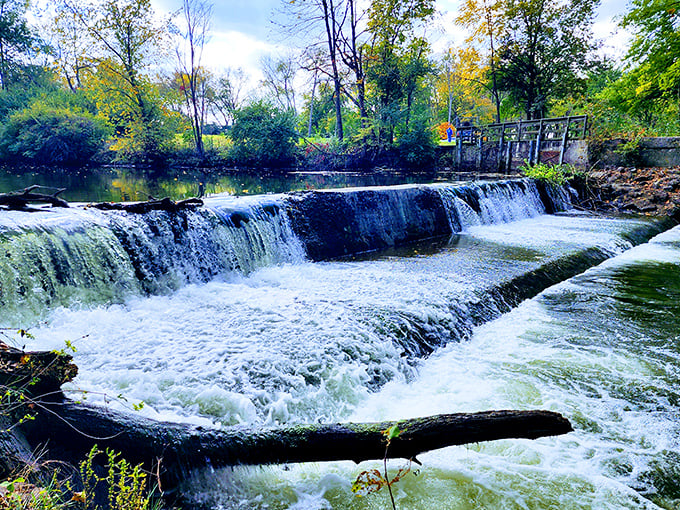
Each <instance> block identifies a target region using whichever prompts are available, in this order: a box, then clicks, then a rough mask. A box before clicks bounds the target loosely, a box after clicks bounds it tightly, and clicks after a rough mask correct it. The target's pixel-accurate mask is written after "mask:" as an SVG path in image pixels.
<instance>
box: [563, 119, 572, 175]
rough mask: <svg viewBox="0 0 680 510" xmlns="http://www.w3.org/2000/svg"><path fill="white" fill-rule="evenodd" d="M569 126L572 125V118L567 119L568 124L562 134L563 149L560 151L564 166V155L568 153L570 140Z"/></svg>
mask: <svg viewBox="0 0 680 510" xmlns="http://www.w3.org/2000/svg"><path fill="white" fill-rule="evenodd" d="M569 124H571V117H567V124H566V125H565V126H564V133H562V148H561V149H560V165H563V164H564V153H565V152H567V140H568V139H569Z"/></svg>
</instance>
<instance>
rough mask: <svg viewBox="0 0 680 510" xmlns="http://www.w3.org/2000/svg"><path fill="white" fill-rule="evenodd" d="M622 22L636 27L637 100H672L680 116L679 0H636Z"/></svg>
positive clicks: (633, 55)
mask: <svg viewBox="0 0 680 510" xmlns="http://www.w3.org/2000/svg"><path fill="white" fill-rule="evenodd" d="M622 24H623V26H624V27H626V28H629V29H631V30H633V31H634V39H633V43H632V44H631V47H630V50H629V51H628V62H629V63H630V64H631V68H632V69H631V73H632V74H633V75H634V76H633V77H631V78H630V80H631V81H636V82H637V87H636V95H638V96H640V97H638V98H637V99H633V101H635V102H642V103H644V102H647V103H648V105H650V106H651V105H652V104H653V102H654V101H657V100H658V99H661V98H663V99H665V100H670V101H673V102H674V103H675V105H676V108H677V116H678V120H680V0H633V2H632V5H631V9H630V11H629V12H628V13H627V14H626V15H625V17H624V18H623V22H622Z"/></svg>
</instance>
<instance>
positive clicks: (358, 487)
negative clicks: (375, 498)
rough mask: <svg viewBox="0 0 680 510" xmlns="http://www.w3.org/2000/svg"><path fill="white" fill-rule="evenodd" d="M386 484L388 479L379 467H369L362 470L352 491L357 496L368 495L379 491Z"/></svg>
mask: <svg viewBox="0 0 680 510" xmlns="http://www.w3.org/2000/svg"><path fill="white" fill-rule="evenodd" d="M385 485H387V481H386V480H385V478H383V475H382V474H381V473H380V471H378V470H377V469H369V470H367V471H362V472H361V473H359V476H357V479H356V480H355V481H354V483H353V484H352V492H353V493H354V494H355V495H356V496H357V497H361V496H366V495H368V494H373V493H374V492H378V491H379V490H380V489H382V488H383V487H384V486H385Z"/></svg>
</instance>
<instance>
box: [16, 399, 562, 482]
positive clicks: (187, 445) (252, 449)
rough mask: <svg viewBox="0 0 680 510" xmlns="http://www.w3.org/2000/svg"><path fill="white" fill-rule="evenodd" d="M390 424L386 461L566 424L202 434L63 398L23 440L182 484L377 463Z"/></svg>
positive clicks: (465, 420) (432, 421)
mask: <svg viewBox="0 0 680 510" xmlns="http://www.w3.org/2000/svg"><path fill="white" fill-rule="evenodd" d="M393 425H397V426H398V427H399V430H401V431H402V433H401V435H400V436H399V437H397V438H395V439H393V440H392V441H391V444H390V448H389V457H390V458H407V459H413V458H415V457H416V456H417V455H418V454H420V453H423V452H426V451H429V450H433V449H437V448H443V447H446V446H451V445H462V444H466V443H476V442H481V441H492V440H496V439H508V438H529V439H535V438H539V437H543V436H554V435H559V434H565V433H567V432H570V431H571V430H572V428H571V424H570V423H569V421H568V420H567V419H566V418H564V417H562V416H561V415H560V414H558V413H554V412H549V411H489V412H482V413H461V414H443V415H437V416H428V417H425V418H413V419H407V420H399V421H391V422H380V423H336V424H313V425H296V426H286V427H272V428H261V427H244V426H236V427H228V428H224V429H206V428H202V427H195V426H190V425H184V424H177V423H168V422H159V421H154V420H150V419H145V418H142V417H141V416H137V415H134V414H132V415H130V414H121V413H119V412H114V411H111V410H107V409H105V408H103V407H99V406H92V405H84V404H79V403H74V402H72V401H68V400H65V401H64V402H62V403H59V404H50V406H49V407H48V408H47V411H46V412H43V413H42V415H41V416H39V418H38V420H36V421H34V422H32V423H31V424H30V425H29V427H30V434H29V435H28V437H29V438H30V440H32V441H50V442H51V444H52V445H53V446H55V441H58V443H59V447H60V448H62V449H63V450H64V451H63V452H62V454H65V455H66V456H72V458H73V459H77V458H82V457H83V456H84V454H85V453H86V451H87V450H88V449H89V448H91V446H92V445H93V444H95V443H96V444H97V445H99V447H100V448H104V447H109V448H112V449H114V450H116V451H120V452H122V454H123V457H125V458H126V459H127V460H128V461H131V462H134V463H143V464H144V465H146V466H147V467H148V468H150V469H153V470H154V472H157V469H154V468H153V467H152V466H158V465H159V464H160V469H158V472H159V474H160V480H161V483H162V485H163V487H165V488H168V487H172V486H174V485H175V484H177V483H178V482H179V481H181V480H182V479H184V478H185V477H186V476H187V474H188V473H189V472H190V471H191V470H192V469H195V468H200V467H204V466H206V465H211V466H213V467H219V466H232V465H238V464H278V463H294V462H321V461H337V460H352V461H354V462H361V461H364V460H370V459H382V458H383V456H384V455H385V444H386V443H385V435H384V431H385V430H386V429H388V428H390V427H391V426H393Z"/></svg>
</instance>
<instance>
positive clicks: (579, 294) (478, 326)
mask: <svg viewBox="0 0 680 510" xmlns="http://www.w3.org/2000/svg"><path fill="white" fill-rule="evenodd" d="M431 189H432V190H434V191H433V192H435V193H436V194H439V195H441V197H442V203H443V204H444V205H445V207H446V212H447V214H448V215H449V220H450V221H451V224H452V225H453V224H454V223H456V224H457V225H459V226H460V228H459V229H454V228H452V230H454V231H455V232H454V233H453V235H451V236H450V237H448V236H447V237H446V238H441V237H440V238H437V239H435V240H431V241H423V242H421V243H419V244H413V245H409V246H407V247H404V248H400V249H392V250H387V251H380V252H375V253H371V254H366V255H361V256H356V257H354V258H346V259H344V260H334V261H320V262H311V261H310V260H309V258H308V257H307V255H306V253H305V246H306V244H305V243H306V242H307V240H306V239H305V238H304V236H302V234H301V233H300V232H297V231H295V232H294V231H293V230H292V229H291V228H292V227H291V224H290V222H289V220H288V218H287V216H286V215H285V214H283V212H282V211H284V210H285V207H287V206H286V203H287V202H286V199H285V197H284V198H281V197H270V198H267V199H264V198H261V197H260V198H258V197H253V198H252V199H234V198H228V197H227V198H225V197H217V198H214V199H211V201H209V203H208V204H207V205H208V207H207V211H204V212H200V213H199V212H197V213H191V214H190V215H189V216H188V217H187V218H185V219H184V220H183V222H182V224H181V226H177V225H175V224H174V223H172V222H171V221H169V220H168V219H167V217H165V216H164V213H161V214H158V215H155V216H153V217H145V218H131V217H128V216H126V215H124V214H113V215H105V214H102V213H100V212H98V211H90V210H85V211H69V212H57V213H54V214H52V213H50V214H48V213H40V214H39V215H34V216H31V217H27V216H25V215H24V214H23V213H4V214H0V250H4V251H5V255H4V256H2V257H0V284H1V285H2V287H1V288H0V290H2V291H3V292H2V293H0V298H1V299H0V310H1V311H2V312H1V313H0V317H1V318H2V319H1V320H0V322H1V323H2V324H0V326H7V325H12V326H16V325H19V324H18V323H19V322H22V321H34V322H35V321H37V320H42V321H44V322H42V323H41V324H40V325H39V326H38V327H36V328H34V329H33V333H34V334H35V336H36V338H37V340H36V342H37V345H36V347H40V348H59V347H61V346H63V344H64V341H65V340H66V339H68V340H71V341H73V342H74V344H75V345H76V347H77V348H78V352H77V353H76V354H75V361H76V363H77V364H78V366H79V367H80V372H79V376H78V378H77V380H76V382H75V385H74V386H75V387H78V388H81V389H86V390H88V391H91V392H92V395H91V397H90V399H91V400H92V401H98V400H101V397H99V396H97V394H98V393H99V392H102V393H107V394H108V395H118V394H124V395H125V396H126V398H127V399H128V400H129V401H131V402H137V401H144V402H145V403H146V406H145V408H144V409H143V410H142V411H141V412H142V413H144V414H146V415H147V416H150V417H155V418H161V419H166V420H173V421H183V422H190V423H197V424H202V425H217V426H228V425H232V424H238V423H255V424H276V423H300V422H316V421H321V422H331V421H375V420H384V419H398V418H406V417H414V416H423V415H430V414H437V413H450V412H468V411H469V412H472V411H481V410H489V409H510V408H512V409H535V408H544V409H550V410H554V411H558V412H561V413H563V414H564V415H565V416H567V417H568V418H569V419H570V420H571V421H572V424H573V425H574V428H575V429H576V431H575V432H573V433H570V434H568V435H565V436H561V437H557V438H543V439H540V440H536V441H529V440H508V441H496V442H491V443H482V444H476V445H469V446H467V447H452V448H447V449H443V450H439V451H435V452H430V453H428V454H425V455H423V456H422V458H421V459H420V460H421V461H422V462H423V467H422V468H420V469H419V474H418V475H417V476H413V475H409V476H407V477H406V478H405V479H404V480H403V481H401V482H400V483H399V484H398V486H397V487H396V495H395V496H396V502H397V508H399V509H400V510H404V509H413V510H415V509H447V510H448V509H480V508H487V509H537V510H538V509H548V508H552V509H560V510H561V509H591V508H594V509H600V508H601V509H620V508H631V509H639V508H650V509H651V508H677V507H678V505H679V504H680V483H679V482H678V479H680V478H679V476H678V475H680V377H679V372H680V333H678V332H679V331H680V305H679V304H678V303H680V300H679V298H680V227H676V228H673V229H671V230H668V231H666V232H664V233H661V234H659V235H656V236H655V237H653V238H652V239H651V241H648V242H647V239H648V238H649V237H651V236H653V235H655V232H658V230H659V229H660V228H661V227H660V226H658V225H656V224H655V223H654V222H650V221H649V220H643V219H635V218H627V219H625V218H619V219H617V218H607V217H595V216H589V215H583V214H577V213H574V212H573V211H571V212H570V211H566V212H563V213H560V214H557V215H547V214H544V213H545V210H544V208H543V205H542V203H541V200H540V199H539V198H538V194H537V191H536V190H535V188H534V187H533V186H532V185H529V184H526V183H520V184H518V185H515V184H512V185H507V186H495V185H489V186H487V187H483V188H475V187H474V186H473V187H470V188H466V189H465V190H464V191H460V190H458V188H453V187H449V186H445V185H439V186H435V187H434V188H431ZM428 190H429V188H428ZM428 192H429V191H428ZM390 193H392V192H390ZM393 193H394V194H395V195H394V196H395V197H397V198H398V197H401V196H402V195H400V193H401V191H400V189H396V188H395V189H394V191H393ZM356 196H357V197H361V196H363V195H361V194H359V195H356ZM348 197H350V198H351V197H354V195H348ZM350 198H347V200H348V201H349V200H350ZM397 198H395V199H394V200H393V203H395V204H397V205H396V206H395V207H408V206H409V204H408V203H405V202H403V201H399V200H403V199H401V198H400V199H399V200H397ZM419 200H420V199H419ZM351 201H352V203H354V204H355V206H356V207H357V208H358V209H357V210H359V209H360V208H361V207H366V205H365V204H364V203H363V202H362V199H360V198H357V199H354V198H351ZM362 204H363V205H362ZM370 210H371V211H372V210H373V209H370ZM234 211H237V212H239V214H240V216H238V217H239V218H241V219H240V220H239V221H238V225H236V224H235V223H234V218H235V216H234ZM244 211H245V212H248V214H249V216H248V217H249V218H250V220H249V222H247V223H243V220H242V218H243V215H244V214H245V213H244ZM326 214H329V213H328V212H326ZM229 221H231V223H229ZM357 221H359V220H357ZM225 225H226V226H225ZM180 227H181V232H179V229H180ZM164 228H165V229H166V230H167V231H166V230H164ZM385 235H387V234H385ZM390 235H391V234H390ZM182 236H186V237H182ZM388 237H389V236H388ZM172 243H179V244H178V245H177V246H175V245H174V244H172ZM246 245H248V246H250V248H249V250H245V249H243V247H244V246H246ZM634 245H637V246H636V247H634ZM173 246H174V248H173ZM88 247H90V248H88ZM88 250H89V251H88ZM173 250H174V251H173ZM164 254H165V255H164ZM0 255H2V252H1V251H0ZM21 260H23V261H24V262H27V261H29V260H32V261H38V265H40V270H36V271H33V270H28V269H26V268H25V267H24V266H23V265H22V263H17V261H21ZM95 266H96V267H95ZM19 267H24V268H23V269H21V268H19ZM588 267H590V269H588ZM17 268H19V269H17ZM41 275H42V276H41ZM21 286H23V289H19V290H17V288H18V287H21ZM541 290H542V292H541ZM539 292H540V293H539ZM537 293H538V295H536V294H537ZM532 296H535V297H532ZM525 298H530V299H526V300H525ZM31 323H32V322H31ZM111 405H113V406H120V405H121V404H120V403H113V404H111ZM379 465H380V464H379V463H370V462H368V463H363V464H361V465H359V466H356V465H354V464H352V463H349V462H339V463H323V464H306V465H291V466H274V467H264V468H257V467H250V468H234V469H221V470H212V469H206V470H205V471H204V472H201V473H196V474H195V476H194V478H193V479H191V480H189V481H188V483H187V486H186V491H187V493H188V494H189V496H188V497H189V500H190V501H191V502H193V504H195V505H197V506H201V507H204V508H224V509H236V508H255V509H331V508H332V509H366V508H368V509H373V508H374V509H384V508H388V507H389V502H388V496H387V493H386V492H385V493H378V494H373V495H369V496H367V497H364V498H356V497H355V496H354V495H353V494H352V493H351V490H350V488H351V483H352V481H353V479H354V478H355V477H356V476H357V474H358V473H359V472H360V471H362V470H364V469H368V468H371V467H378V466H379ZM400 465H401V462H400V461H393V467H394V468H395V469H396V468H397V467H399V466H400Z"/></svg>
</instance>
